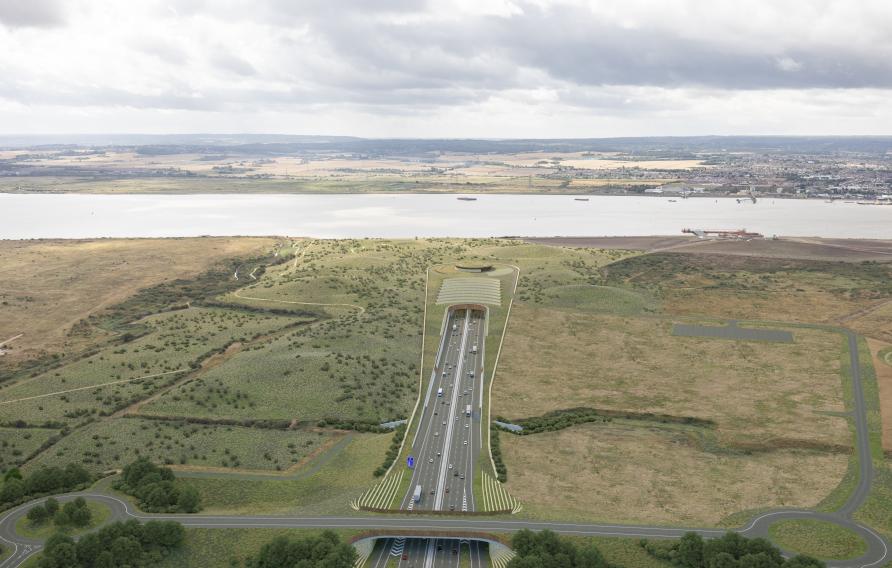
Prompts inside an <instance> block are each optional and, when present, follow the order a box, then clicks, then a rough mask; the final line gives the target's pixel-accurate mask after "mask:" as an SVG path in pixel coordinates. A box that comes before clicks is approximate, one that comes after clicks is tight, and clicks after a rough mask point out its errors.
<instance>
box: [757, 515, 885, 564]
mask: <svg viewBox="0 0 892 568" xmlns="http://www.w3.org/2000/svg"><path fill="white" fill-rule="evenodd" d="M768 534H769V536H770V537H771V540H772V541H773V542H774V543H775V544H776V545H778V546H780V547H782V548H784V549H785V550H790V551H793V552H797V553H799V554H807V555H809V556H814V557H815V558H821V559H833V560H845V559H848V558H858V557H859V556H861V555H863V554H864V553H865V552H867V543H866V542H864V539H863V538H861V537H860V536H858V535H857V534H856V533H854V532H852V531H850V530H849V529H847V528H844V527H841V526H839V525H837V524H835V523H828V522H826V521H819V520H813V519H798V520H790V521H780V522H777V523H774V524H773V525H771V527H769V529H768Z"/></svg>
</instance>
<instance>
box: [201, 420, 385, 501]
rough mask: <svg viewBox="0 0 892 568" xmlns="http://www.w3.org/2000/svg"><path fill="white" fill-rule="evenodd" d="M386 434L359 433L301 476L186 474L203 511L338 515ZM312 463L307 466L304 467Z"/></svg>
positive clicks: (367, 481)
mask: <svg viewBox="0 0 892 568" xmlns="http://www.w3.org/2000/svg"><path fill="white" fill-rule="evenodd" d="M390 441H391V436H390V435H388V434H359V435H357V436H356V437H355V438H354V439H353V440H351V441H350V443H349V444H348V445H347V446H346V447H345V448H344V449H343V450H342V451H341V452H339V453H338V454H337V455H335V456H334V457H332V458H331V459H330V460H329V461H327V462H326V463H325V464H324V465H323V466H322V467H320V468H319V469H318V471H315V473H312V474H311V475H308V476H306V477H302V476H299V475H298V476H297V478H296V479H238V478H235V477H230V476H227V477H214V476H211V475H208V476H207V477H197V476H190V477H189V478H188V480H187V481H186V482H187V483H189V484H190V485H193V486H194V487H196V488H197V489H198V491H199V493H200V494H201V502H202V505H203V506H204V509H203V511H202V512H203V513H209V514H298V513H300V514H307V515H338V514H346V513H349V512H351V511H352V510H351V509H350V505H349V504H350V501H351V500H352V499H355V498H356V497H359V496H360V495H361V494H362V493H363V492H364V491H365V490H366V489H368V488H369V486H371V484H372V483H373V482H374V481H375V480H376V478H375V477H374V476H373V475H372V472H373V471H374V470H375V468H377V467H378V466H379V465H380V463H381V459H382V456H384V454H385V453H386V451H387V447H388V446H389V445H390ZM310 467H312V465H311V466H310Z"/></svg>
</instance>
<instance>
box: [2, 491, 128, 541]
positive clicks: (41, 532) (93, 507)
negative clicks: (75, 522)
mask: <svg viewBox="0 0 892 568" xmlns="http://www.w3.org/2000/svg"><path fill="white" fill-rule="evenodd" d="M87 508H88V509H89V510H90V514H91V516H90V523H89V524H87V525H86V526H83V527H74V526H64V527H59V526H57V525H55V524H54V523H53V521H52V519H48V520H46V521H44V522H42V523H38V524H34V523H32V522H31V521H29V520H28V518H27V517H22V518H21V519H19V520H18V521H16V524H15V532H16V534H18V535H19V536H22V537H25V538H34V539H45V538H49V537H50V536H51V535H53V534H55V533H57V532H61V533H64V534H66V535H68V536H72V537H75V536H78V535H82V534H84V533H87V532H89V531H91V530H93V529H95V528H96V527H98V526H100V525H102V524H104V523H105V522H106V521H108V519H109V518H110V517H111V509H110V508H109V507H108V505H106V504H105V503H100V502H98V501H91V500H89V499H88V500H87Z"/></svg>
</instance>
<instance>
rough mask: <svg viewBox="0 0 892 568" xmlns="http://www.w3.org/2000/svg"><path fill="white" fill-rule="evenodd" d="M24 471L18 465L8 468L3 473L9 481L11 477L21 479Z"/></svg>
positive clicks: (4, 477) (4, 479)
mask: <svg viewBox="0 0 892 568" xmlns="http://www.w3.org/2000/svg"><path fill="white" fill-rule="evenodd" d="M21 478H22V472H21V470H19V468H17V467H11V468H9V469H7V470H6V473H4V474H3V481H4V482H6V481H9V480H10V479H21Z"/></svg>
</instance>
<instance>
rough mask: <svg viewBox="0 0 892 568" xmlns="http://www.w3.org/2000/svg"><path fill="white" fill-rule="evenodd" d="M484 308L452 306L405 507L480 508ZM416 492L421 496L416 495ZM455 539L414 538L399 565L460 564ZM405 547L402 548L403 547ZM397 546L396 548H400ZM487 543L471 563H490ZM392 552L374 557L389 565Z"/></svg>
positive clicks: (376, 563) (414, 453) (414, 448)
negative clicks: (476, 478) (478, 474)
mask: <svg viewBox="0 0 892 568" xmlns="http://www.w3.org/2000/svg"><path fill="white" fill-rule="evenodd" d="M485 327H486V324H485V320H484V312H483V311H482V310H472V309H449V310H448V311H447V314H446V317H445V322H444V326H443V333H442V336H441V337H440V347H439V349H438V352H437V358H436V361H435V362H434V368H433V370H432V371H431V377H430V380H429V381H428V389H427V393H426V395H425V398H424V407H423V409H422V412H421V417H420V419H419V427H418V430H417V431H416V433H415V437H414V439H413V441H412V456H413V458H414V460H415V465H414V468H413V470H412V479H411V482H410V483H409V489H408V491H407V492H406V495H405V496H403V500H402V502H401V503H400V508H401V509H405V510H417V511H474V510H475V505H476V502H475V499H474V470H475V464H476V460H477V459H478V458H479V456H480V450H481V443H480V441H481V439H482V434H483V430H482V425H483V421H482V420H481V412H482V408H483V356H484V349H485V347H484V341H485V339H486V329H485ZM416 492H418V493H419V498H418V499H416V495H415V494H416ZM456 544H457V543H456V542H455V541H436V540H434V539H409V540H407V541H406V542H405V543H404V546H405V551H404V552H402V553H400V554H396V557H397V559H398V565H399V566H416V565H419V566H424V567H425V568H430V567H432V566H451V565H457V562H458V555H457V554H456V555H454V556H453V555H452V554H451V551H452V549H453V548H456ZM398 548H399V547H398ZM398 548H394V549H393V552H395V553H397V552H400V551H399V549H398ZM484 555H485V550H484V547H479V546H474V547H472V548H471V564H472V565H473V566H478V565H479V566H482V565H484V558H483V556H484ZM387 556H388V554H381V555H379V557H378V558H375V559H373V563H372V564H371V566H372V567H373V568H379V567H381V568H383V567H384V566H385V565H386V564H387Z"/></svg>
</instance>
